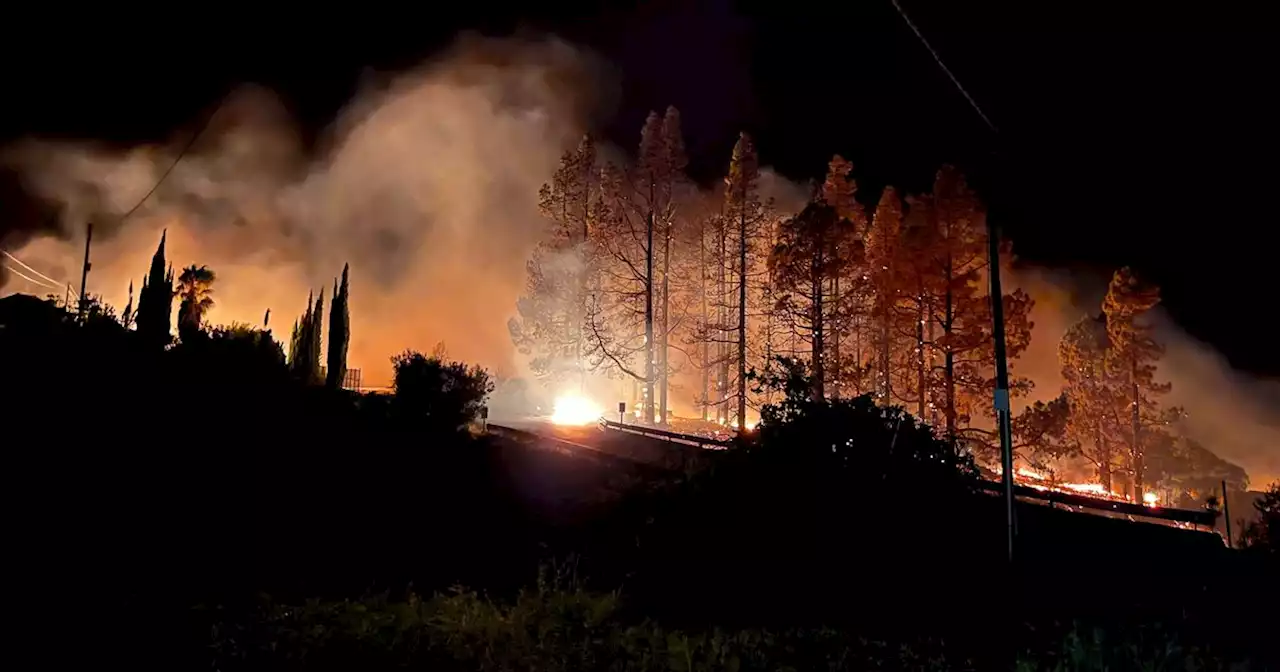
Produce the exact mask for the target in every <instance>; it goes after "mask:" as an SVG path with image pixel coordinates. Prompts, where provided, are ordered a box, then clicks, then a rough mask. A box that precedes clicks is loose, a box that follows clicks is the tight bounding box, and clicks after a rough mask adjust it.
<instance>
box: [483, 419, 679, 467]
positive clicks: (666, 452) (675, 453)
mask: <svg viewBox="0 0 1280 672" xmlns="http://www.w3.org/2000/svg"><path fill="white" fill-rule="evenodd" d="M511 430H514V431H511ZM490 431H491V433H496V434H500V435H501V434H503V433H504V432H505V435H506V436H507V438H510V439H513V440H521V439H522V437H520V436H519V435H521V434H528V435H535V436H537V437H540V440H537V441H533V440H531V439H530V438H529V437H523V440H524V441H525V442H526V443H531V444H536V446H537V447H539V448H542V449H544V450H553V451H556V452H561V453H565V454H568V455H573V456H576V457H580V458H583V459H589V460H593V461H599V462H604V463H613V464H615V465H619V466H621V465H624V464H630V465H631V466H632V467H634V468H638V469H642V470H644V469H648V470H654V469H656V470H682V469H683V468H684V467H685V466H687V465H688V464H689V463H690V461H691V460H694V459H696V458H697V456H698V455H699V454H700V453H701V450H700V449H698V448H696V447H693V446H689V445H684V444H679V443H671V442H668V441H663V440H661V439H656V438H650V437H645V436H637V435H634V434H628V433H625V432H617V431H611V430H605V429H603V428H601V427H600V426H598V425H587V426H566V425H557V424H554V423H552V422H550V421H549V420H547V419H545V418H520V419H504V420H501V421H493V422H492V423H491V424H490Z"/></svg>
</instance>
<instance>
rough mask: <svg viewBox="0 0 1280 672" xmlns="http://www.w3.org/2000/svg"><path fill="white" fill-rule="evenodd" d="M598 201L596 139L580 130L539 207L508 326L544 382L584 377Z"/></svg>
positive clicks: (541, 193)
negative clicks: (541, 222) (536, 234)
mask: <svg viewBox="0 0 1280 672" xmlns="http://www.w3.org/2000/svg"><path fill="white" fill-rule="evenodd" d="M599 200H600V170H599V168H598V167H597V166H596V148H595V143H594V142H593V141H592V140H591V137H590V136H583V137H582V140H581V142H579V143H578V146H577V147H576V148H575V149H571V150H569V151H567V152H565V154H564V156H563V157H561V159H560V166H559V168H558V169H557V170H556V172H555V174H554V175H553V176H552V178H551V181H550V182H548V183H547V184H544V185H543V186H542V189H541V190H540V191H539V192H538V206H539V209H540V211H541V213H542V215H543V216H544V217H545V218H547V219H548V220H549V221H550V222H551V224H552V226H551V230H550V231H549V232H548V236H547V238H546V239H545V240H543V241H541V242H539V244H538V246H537V247H536V248H535V250H534V253H533V255H532V256H531V257H530V259H529V261H528V262H527V263H526V265H525V268H526V281H525V293H524V295H523V296H521V297H520V299H519V300H518V302H517V304H516V310H517V312H518V313H519V317H517V318H512V319H511V320H510V321H509V322H508V324H507V326H508V329H509V330H510V332H511V339H512V341H513V342H514V343H515V345H516V347H517V349H518V350H519V351H520V352H521V354H525V355H529V356H530V357H531V359H530V366H531V368H532V369H533V371H534V373H535V375H537V376H538V377H539V378H541V379H542V380H544V381H546V382H555V383H562V382H567V381H569V380H572V382H573V383H575V384H577V385H578V386H579V387H582V386H584V385H585V384H586V373H587V370H588V368H589V367H588V364H587V361H586V355H585V353H586V349H587V346H586V340H587V332H586V328H585V321H586V319H587V313H588V307H589V303H590V294H591V286H592V284H593V278H594V270H593V269H594V259H593V255H592V254H591V252H592V247H591V244H590V240H591V237H592V229H593V228H594V227H595V220H596V211H597V209H598V202H599Z"/></svg>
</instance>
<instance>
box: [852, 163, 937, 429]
mask: <svg viewBox="0 0 1280 672" xmlns="http://www.w3.org/2000/svg"><path fill="white" fill-rule="evenodd" d="M901 238H902V201H901V200H900V199H899V198H898V193H897V191H895V190H894V188H893V187H886V188H885V190H884V192H883V193H881V194H880V202H879V204H877V205H876V210H875V215H874V216H873V218H872V221H871V226H870V228H869V230H868V231H867V233H866V236H865V238H864V241H865V247H866V262H867V277H868V279H869V281H870V284H871V290H872V291H871V301H870V304H871V305H870V309H871V310H870V320H869V323H870V332H871V338H870V341H871V345H872V348H873V350H874V352H875V355H874V357H873V358H872V362H871V371H872V372H873V375H874V383H873V386H872V389H873V390H874V394H875V398H876V400H877V401H879V402H880V403H882V404H886V405H889V404H892V403H893V399H894V397H893V379H894V376H895V372H896V371H899V370H900V368H901V364H902V362H899V361H897V360H898V359H900V358H901V354H900V352H901V351H906V350H907V349H909V347H910V344H909V343H904V342H903V339H902V336H901V333H902V332H903V331H905V330H903V329H901V328H900V327H899V326H898V322H899V321H900V320H901V315H900V313H899V312H898V310H897V306H898V301H899V295H900V294H901V293H902V292H903V289H904V287H906V286H907V283H906V282H905V278H904V277H902V275H900V274H901V273H902V269H901V268H900V260H899V258H898V257H899V255H900V254H901V253H902V247H901ZM914 331H915V330H914V329H910V330H909V332H910V333H914ZM921 399H922V400H923V397H921ZM919 417H920V418H923V417H924V414H923V412H921V413H919Z"/></svg>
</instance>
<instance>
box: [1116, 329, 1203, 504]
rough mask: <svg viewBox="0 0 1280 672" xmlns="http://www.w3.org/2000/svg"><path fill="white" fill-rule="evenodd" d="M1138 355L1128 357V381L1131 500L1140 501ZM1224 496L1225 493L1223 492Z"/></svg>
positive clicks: (1140, 429) (1140, 452)
mask: <svg viewBox="0 0 1280 672" xmlns="http://www.w3.org/2000/svg"><path fill="white" fill-rule="evenodd" d="M1137 375H1138V357H1137V355H1136V354H1134V355H1131V356H1130V358H1129V383H1130V385H1131V386H1132V388H1133V390H1132V394H1133V490H1134V493H1133V501H1134V502H1139V503H1140V502H1142V495H1143V482H1142V476H1143V473H1142V472H1143V471H1144V469H1145V465H1143V459H1142V458H1143V455H1142V406H1141V405H1140V403H1139V402H1141V398H1140V396H1139V394H1140V393H1139V390H1138V378H1137ZM1223 496H1224V497H1225V496H1226V493H1223Z"/></svg>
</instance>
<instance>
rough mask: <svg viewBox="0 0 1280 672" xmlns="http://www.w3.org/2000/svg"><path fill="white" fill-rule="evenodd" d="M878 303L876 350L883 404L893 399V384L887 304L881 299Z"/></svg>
mask: <svg viewBox="0 0 1280 672" xmlns="http://www.w3.org/2000/svg"><path fill="white" fill-rule="evenodd" d="M879 303H880V306H879V308H880V347H879V348H878V350H879V352H878V353H877V354H878V355H879V360H880V367H879V368H880V398H881V399H883V400H884V403H885V404H889V403H892V402H891V401H890V400H891V399H892V398H893V396H892V394H893V382H892V379H891V378H890V377H889V315H890V313H889V302H888V301H885V300H883V299H880V300H879Z"/></svg>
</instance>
